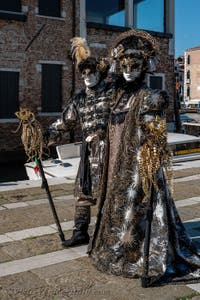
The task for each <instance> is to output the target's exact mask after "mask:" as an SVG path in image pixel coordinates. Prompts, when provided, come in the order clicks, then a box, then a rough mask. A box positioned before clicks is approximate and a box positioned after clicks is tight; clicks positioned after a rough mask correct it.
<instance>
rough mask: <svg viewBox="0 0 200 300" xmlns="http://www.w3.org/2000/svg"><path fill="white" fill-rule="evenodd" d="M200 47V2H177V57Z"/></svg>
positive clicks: (196, 0)
mask: <svg viewBox="0 0 200 300" xmlns="http://www.w3.org/2000/svg"><path fill="white" fill-rule="evenodd" d="M196 46H200V0H175V57H178V56H179V55H184V51H185V50H186V49H188V48H192V47H196Z"/></svg>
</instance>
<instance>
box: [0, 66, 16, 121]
mask: <svg viewBox="0 0 200 300" xmlns="http://www.w3.org/2000/svg"><path fill="white" fill-rule="evenodd" d="M18 98H19V72H8V71H0V118H15V117H16V116H15V114H14V113H15V112H16V111H18V110H19V105H18Z"/></svg>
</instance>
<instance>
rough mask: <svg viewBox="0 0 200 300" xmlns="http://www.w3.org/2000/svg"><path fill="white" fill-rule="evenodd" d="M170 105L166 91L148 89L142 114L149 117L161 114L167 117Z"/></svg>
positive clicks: (160, 115)
mask: <svg viewBox="0 0 200 300" xmlns="http://www.w3.org/2000/svg"><path fill="white" fill-rule="evenodd" d="M168 106H169V97H168V94H167V93H166V91H162V90H152V89H147V90H146V91H145V95H144V104H143V107H142V115H143V116H144V117H145V118H146V119H148V118H150V119H151V117H155V116H159V117H162V118H165V116H166V112H167V108H168Z"/></svg>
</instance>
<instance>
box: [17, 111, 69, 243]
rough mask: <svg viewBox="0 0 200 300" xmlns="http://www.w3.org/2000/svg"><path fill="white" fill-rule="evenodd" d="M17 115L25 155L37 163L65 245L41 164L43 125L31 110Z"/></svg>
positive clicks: (19, 112) (43, 186)
mask: <svg viewBox="0 0 200 300" xmlns="http://www.w3.org/2000/svg"><path fill="white" fill-rule="evenodd" d="M15 114H16V116H17V117H18V119H19V120H20V124H19V126H18V128H17V130H16V131H15V132H17V131H19V129H20V128H21V127H22V135H21V139H22V143H23V145H24V149H25V153H26V155H27V156H28V161H31V160H32V161H33V160H34V161H35V162H36V163H37V166H38V169H39V172H40V176H41V178H42V188H45V190H46V193H47V197H48V200H49V204H50V208H51V211H52V214H53V217H54V220H55V223H56V226H57V229H58V234H59V236H60V239H61V242H62V245H63V243H64V242H65V236H64V233H63V231H62V228H61V225H60V221H59V218H58V215H57V212H56V209H55V205H54V202H53V199H52V196H51V193H50V190H49V185H48V182H47V180H46V177H45V174H44V169H43V166H42V162H41V158H42V153H43V148H44V144H43V135H42V128H41V125H40V123H39V122H38V121H37V120H36V118H35V115H34V113H32V112H31V111H30V110H29V109H26V108H20V110H19V111H18V112H16V113H15Z"/></svg>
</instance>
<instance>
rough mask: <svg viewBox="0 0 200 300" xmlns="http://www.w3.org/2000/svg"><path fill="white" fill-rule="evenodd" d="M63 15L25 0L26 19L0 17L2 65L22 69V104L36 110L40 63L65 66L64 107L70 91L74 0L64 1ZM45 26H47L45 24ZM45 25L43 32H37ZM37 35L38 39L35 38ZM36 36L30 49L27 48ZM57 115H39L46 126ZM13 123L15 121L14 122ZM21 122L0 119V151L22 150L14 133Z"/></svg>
mask: <svg viewBox="0 0 200 300" xmlns="http://www.w3.org/2000/svg"><path fill="white" fill-rule="evenodd" d="M61 2H62V12H63V13H64V15H63V17H62V18H60V19H59V18H51V17H43V16H38V15H37V12H36V10H37V3H38V1H37V0H29V1H28V0H23V1H22V6H23V9H25V11H26V12H25V14H26V15H27V20H26V21H25V22H23V21H15V20H3V19H0V54H1V55H0V68H1V69H2V68H6V69H9V70H15V69H17V70H19V71H20V83H19V85H20V86H19V105H20V106H22V107H28V108H30V109H31V110H32V111H33V112H35V113H38V114H40V111H41V62H45V61H47V62H48V61H49V62H52V61H53V62H55V63H56V62H59V63H61V64H63V68H62V70H63V71H62V72H63V74H62V96H63V107H64V106H65V104H66V102H67V100H68V98H69V97H70V92H71V87H72V85H71V82H72V72H71V69H72V64H71V60H70V59H69V57H68V55H69V51H70V43H69V40H70V39H71V38H72V36H73V31H72V5H71V3H72V1H71V0H62V1H61ZM43 26H44V27H43ZM42 27H43V29H42V31H41V32H40V34H39V35H38V36H37V37H35V36H36V35H37V33H38V32H39V31H40V29H41V28H42ZM34 37H35V39H34ZM32 39H34V41H33V42H32V44H31V45H30V47H29V48H28V50H27V51H25V49H26V47H27V46H28V45H29V43H30V42H31V40H32ZM56 118H57V117H56V116H54V117H52V116H51V114H50V116H46V115H45V116H43V117H42V116H40V120H41V122H42V124H43V126H44V127H45V126H47V125H49V124H50V123H51V122H52V121H54V120H55V119H56ZM13 122H14V123H13ZM17 125H18V121H17V120H12V121H11V122H10V121H9V120H5V121H3V120H0V142H1V143H0V153H1V154H4V152H6V151H16V150H21V149H22V145H21V141H20V137H19V134H11V131H12V130H13V129H14V128H15V129H16V127H17Z"/></svg>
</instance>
